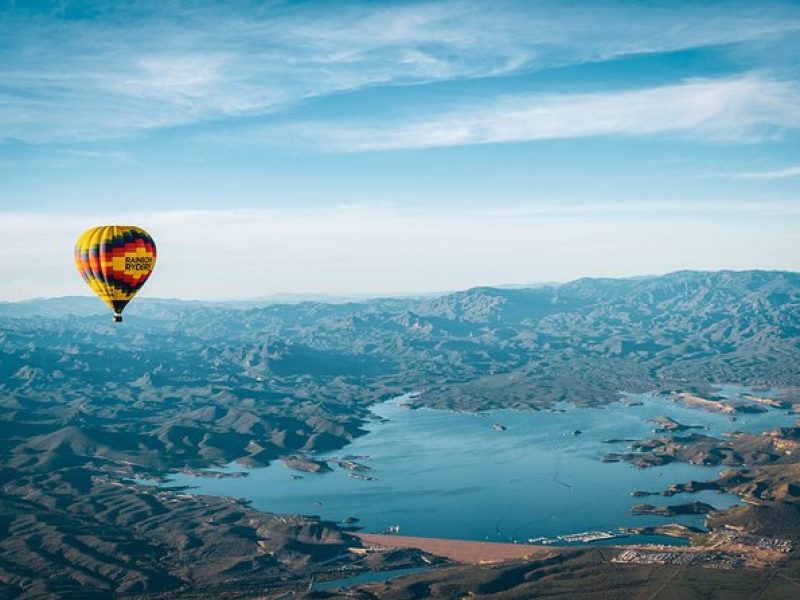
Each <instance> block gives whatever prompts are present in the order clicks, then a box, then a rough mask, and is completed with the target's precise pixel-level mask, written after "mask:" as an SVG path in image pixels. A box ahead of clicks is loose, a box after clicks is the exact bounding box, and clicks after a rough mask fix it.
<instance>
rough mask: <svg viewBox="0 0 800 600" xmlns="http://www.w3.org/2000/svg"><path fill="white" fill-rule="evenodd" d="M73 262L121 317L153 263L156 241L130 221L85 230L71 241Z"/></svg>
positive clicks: (148, 273)
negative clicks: (73, 241) (74, 242)
mask: <svg viewBox="0 0 800 600" xmlns="http://www.w3.org/2000/svg"><path fill="white" fill-rule="evenodd" d="M75 264H76V265H77V267H78V271H79V272H80V274H81V275H82V276H83V278H84V280H85V281H86V283H88V284H89V287H90V288H92V290H93V291H94V293H95V294H97V295H98V296H99V297H100V299H101V300H103V302H105V303H106V304H108V306H109V307H110V308H111V310H113V311H114V320H115V321H121V320H122V316H121V314H122V311H123V309H124V308H125V306H126V305H127V304H128V302H130V300H131V298H133V297H134V296H135V295H136V292H138V291H139V289H140V288H141V287H142V286H143V285H144V282H145V281H147V278H148V277H150V273H152V272H153V268H154V267H155V266H156V245H155V242H153V238H151V237H150V236H149V235H148V233H147V232H146V231H145V230H144V229H141V228H139V227H133V226H130V225H103V226H101V227H92V228H91V229H89V230H87V231H86V232H85V233H84V234H83V235H82V236H81V237H80V238H78V242H77V243H76V244H75Z"/></svg>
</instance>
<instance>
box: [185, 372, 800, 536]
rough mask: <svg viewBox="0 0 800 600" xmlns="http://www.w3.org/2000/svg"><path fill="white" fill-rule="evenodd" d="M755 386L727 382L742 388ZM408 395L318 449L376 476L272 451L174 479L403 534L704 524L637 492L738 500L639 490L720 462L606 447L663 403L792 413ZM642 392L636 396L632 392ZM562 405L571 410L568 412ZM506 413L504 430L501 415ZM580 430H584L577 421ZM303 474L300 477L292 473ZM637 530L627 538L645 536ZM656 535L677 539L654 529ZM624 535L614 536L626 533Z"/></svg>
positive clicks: (768, 415) (643, 431)
mask: <svg viewBox="0 0 800 600" xmlns="http://www.w3.org/2000/svg"><path fill="white" fill-rule="evenodd" d="M745 391H747V390H746V389H745V388H739V387H736V386H722V387H721V388H720V394H721V395H725V396H728V397H734V396H736V395H738V394H739V393H742V392H745ZM407 398H408V396H402V397H400V398H395V399H393V400H390V401H387V402H384V403H381V404H377V405H375V406H374V407H373V408H372V411H373V413H374V414H375V419H374V420H373V421H371V422H369V423H368V425H367V426H366V428H367V429H368V431H369V432H368V433H367V434H366V435H364V436H362V437H360V438H357V439H356V440H354V441H353V442H352V443H351V444H349V445H348V446H347V447H346V448H344V449H342V450H340V451H338V452H330V453H323V454H319V455H316V456H315V457H316V458H335V457H338V458H343V457H351V458H352V457H355V458H354V460H356V461H357V462H358V463H361V464H364V465H366V466H368V467H369V468H370V470H369V471H365V472H364V474H365V475H368V476H370V477H375V478H376V479H377V480H375V481H367V480H360V479H353V478H351V477H350V472H349V471H347V470H346V469H343V468H341V467H339V466H337V465H335V464H333V463H332V464H331V466H332V467H333V469H334V470H333V471H332V472H327V473H317V474H315V473H299V472H297V471H292V470H290V469H288V468H287V467H286V466H284V465H283V464H282V463H280V462H278V461H276V462H275V463H274V464H272V465H270V466H269V467H265V468H256V469H252V468H250V469H245V468H243V467H241V466H238V465H229V466H228V467H226V468H225V469H223V471H225V472H229V473H233V472H241V471H246V472H247V473H248V476H247V477H244V478H219V479H217V478H210V477H196V476H190V475H184V474H180V475H177V476H174V477H172V478H171V479H170V483H169V485H175V484H178V485H188V486H192V487H193V488H194V489H193V490H192V492H193V493H199V494H210V495H216V496H232V497H238V498H246V499H249V500H251V501H252V504H253V506H254V507H255V508H258V509H262V510H266V511H270V512H278V513H299V514H315V515H319V516H321V517H322V518H324V519H328V520H332V521H343V520H345V519H346V518H348V517H354V518H357V519H358V520H359V521H358V525H359V526H361V527H363V528H364V530H365V531H368V532H381V531H385V530H387V529H388V528H389V527H391V526H395V525H399V527H400V533H402V534H403V535H412V536H426V537H444V538H460V539H472V540H489V541H503V542H508V541H519V542H523V541H527V540H528V539H531V538H539V537H547V538H554V537H556V536H559V535H566V534H571V533H577V532H584V531H593V530H616V529H617V528H618V527H623V526H637V525H654V524H663V523H667V522H680V523H685V524H688V525H699V526H702V524H703V520H704V517H702V516H697V515H690V516H679V517H674V518H670V519H665V518H662V517H657V516H652V515H648V516H633V515H631V514H630V508H631V506H633V505H634V504H639V503H642V502H648V503H651V504H681V503H684V502H689V501H693V500H699V501H702V502H707V503H708V504H711V505H713V506H715V507H718V508H723V507H729V506H732V505H734V504H737V503H738V499H737V498H736V497H734V496H731V495H728V494H721V493H718V492H713V491H706V492H700V493H696V494H676V495H674V496H672V497H669V498H664V497H660V496H652V497H648V498H634V497H632V496H630V492H631V491H632V490H648V491H661V490H663V489H665V488H666V487H667V485H668V484H669V483H677V482H685V481H689V480H693V479H694V480H708V479H713V478H715V477H716V476H717V475H718V473H719V472H720V471H721V470H723V469H721V468H719V467H702V466H696V465H689V464H670V465H664V466H661V467H653V468H649V469H638V468H636V467H633V466H631V465H629V464H626V463H603V462H601V459H602V457H603V455H604V454H605V453H607V452H614V451H623V450H625V448H626V446H627V444H626V443H624V442H619V443H610V444H609V443H603V441H604V440H607V439H611V438H644V437H652V436H653V430H654V428H655V425H654V424H652V423H649V422H648V421H647V420H648V419H649V418H652V417H656V416H660V415H664V416H669V417H671V418H673V419H675V420H676V421H678V422H680V423H683V424H686V425H701V426H703V427H707V428H708V430H707V431H704V430H697V432H698V433H705V434H708V435H715V436H719V435H720V434H722V433H723V432H725V431H733V430H740V431H750V432H761V431H764V430H766V429H769V428H772V427H776V426H780V425H787V424H790V423H793V422H794V421H795V420H796V416H790V415H789V414H787V412H786V411H785V410H778V409H770V410H769V411H768V412H765V413H761V414H747V415H739V416H738V419H737V420H736V422H732V421H731V420H730V419H729V417H728V416H727V415H723V414H720V413H714V412H706V411H703V410H698V409H695V408H689V407H686V406H683V405H681V404H678V403H676V402H673V401H671V400H669V399H666V398H663V397H658V396H654V395H651V394H640V395H635V396H633V395H631V396H627V397H626V399H625V401H624V402H618V403H613V404H610V405H607V406H605V407H603V408H596V409H595V408H592V409H587V408H576V407H574V406H572V405H570V404H562V405H560V406H559V407H558V409H557V410H556V411H513V410H492V411H487V412H485V413H480V414H469V413H458V412H450V411H442V410H432V409H425V408H423V409H416V410H409V409H408V408H407V407H405V406H404V401H405V400H407ZM632 401H633V402H641V405H638V406H630V405H628V402H632ZM560 411H563V412H560ZM495 423H498V424H502V425H503V426H505V427H506V430H505V431H498V430H496V429H495V428H494V427H493V425H494V424H495ZM576 430H579V431H580V432H581V433H580V434H577V435H576V434H575V433H574V432H575V431H576ZM298 475H300V476H301V478H297V477H296V476H298ZM642 540H643V538H637V537H635V536H632V537H629V538H627V539H626V540H624V541H628V542H635V541H642ZM646 540H647V541H650V542H663V543H682V541H681V540H675V539H672V538H661V537H654V536H648V537H647V538H646ZM620 541H621V540H614V542H615V543H619V542H620Z"/></svg>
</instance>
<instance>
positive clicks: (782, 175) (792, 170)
mask: <svg viewBox="0 0 800 600" xmlns="http://www.w3.org/2000/svg"><path fill="white" fill-rule="evenodd" d="M724 177H731V178H733V179H754V180H773V179H795V178H797V177H800V165H794V166H791V167H784V168H782V169H773V170H771V171H751V172H745V173H728V174H726V175H724Z"/></svg>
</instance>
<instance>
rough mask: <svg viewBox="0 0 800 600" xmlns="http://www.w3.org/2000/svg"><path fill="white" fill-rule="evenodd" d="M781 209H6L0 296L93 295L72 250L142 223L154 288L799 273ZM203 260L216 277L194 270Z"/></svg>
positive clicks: (261, 289)
mask: <svg viewBox="0 0 800 600" xmlns="http://www.w3.org/2000/svg"><path fill="white" fill-rule="evenodd" d="M794 206H796V205H794ZM701 208H702V210H704V211H705V212H700V209H701ZM772 208H773V209H774V210H775V211H776V212H775V213H774V214H771V213H770V212H769V211H768V210H766V211H761V212H759V209H758V207H756V206H755V205H753V204H752V203H736V202H723V203H719V204H716V205H715V204H714V203H700V204H698V203H693V202H673V203H662V204H661V205H660V206H659V207H658V211H654V210H649V209H648V205H647V203H641V202H636V201H632V202H628V203H618V204H617V205H613V206H612V205H604V204H600V205H595V206H590V205H583V206H581V207H579V208H578V209H577V210H576V209H575V207H572V208H571V207H569V206H563V205H558V204H550V205H547V204H545V205H540V206H531V207H530V208H529V209H528V211H527V212H525V211H524V210H521V209H520V208H519V207H511V208H509V209H508V210H505V211H504V210H502V209H489V210H486V209H465V210H460V211H453V210H449V211H448V210H444V209H443V208H438V209H437V208H430V209H416V210H410V209H403V208H400V207H379V208H376V207H374V206H373V207H368V206H347V207H338V208H326V209H304V210H303V209H282V210H260V209H259V210H255V209H251V210H193V211H150V212H138V213H130V214H120V213H116V212H114V211H113V210H112V209H109V213H108V214H75V213H54V214H41V213H36V214H13V213H11V214H9V213H7V214H5V215H3V219H2V220H0V254H2V256H3V257H4V260H3V261H2V263H0V280H2V282H3V286H2V287H1V288H0V299H16V298H22V297H31V296H45V295H64V294H86V293H88V290H87V288H85V286H84V283H83V281H82V280H81V278H80V277H79V276H78V274H77V272H75V266H74V264H73V261H72V253H71V251H70V249H71V247H72V245H73V244H74V242H75V239H76V238H77V237H78V236H79V235H80V234H81V233H82V232H83V230H84V229H85V228H87V227H88V226H91V225H95V224H102V223H104V222H109V220H111V221H112V222H114V221H117V222H129V223H135V224H137V225H140V226H142V227H144V228H145V229H147V230H148V231H149V232H150V233H151V234H152V235H153V237H154V238H155V240H156V242H157V243H158V248H159V264H158V267H157V269H156V273H155V274H154V276H153V279H152V280H151V281H150V282H148V285H147V287H146V288H145V289H144V292H143V295H145V296H167V297H183V298H221V297H224V298H228V299H231V298H247V297H256V296H263V295H267V294H270V293H274V292H302V293H308V292H329V293H352V292H353V291H354V290H361V291H365V292H371V293H375V294H392V293H398V292H420V291H440V290H442V289H463V288H466V287H470V286H475V285H486V284H492V283H508V282H519V283H525V282H534V281H553V280H565V279H572V278H575V277H579V276H583V275H635V274H642V273H653V272H665V271H670V270H676V269H682V268H699V269H718V268H754V267H764V268H784V269H799V268H800V262H798V259H799V258H800V248H799V247H798V245H799V244H800V241H798V238H797V235H796V231H797V227H798V219H800V214H798V212H797V211H796V210H794V207H793V206H792V205H789V203H787V205H784V206H783V209H784V211H783V212H780V209H781V206H779V205H774V206H772ZM687 210H692V212H691V214H689V215H687ZM604 216H608V217H611V218H603V217H604ZM32 230H36V231H37V232H38V236H37V239H36V243H33V244H32V243H31V239H30V231H32ZM231 240H235V243H231ZM665 248H669V251H668V252H665V251H664V249H665ZM198 257H201V261H202V264H203V269H204V273H206V274H207V275H208V274H210V276H207V277H198V276H197V265H198Z"/></svg>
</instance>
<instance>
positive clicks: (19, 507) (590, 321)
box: [0, 271, 800, 597]
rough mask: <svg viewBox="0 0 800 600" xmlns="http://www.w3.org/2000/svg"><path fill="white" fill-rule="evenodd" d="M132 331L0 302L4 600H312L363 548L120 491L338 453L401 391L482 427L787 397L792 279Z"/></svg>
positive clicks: (156, 308) (697, 276) (795, 311)
mask: <svg viewBox="0 0 800 600" xmlns="http://www.w3.org/2000/svg"><path fill="white" fill-rule="evenodd" d="M125 315H126V319H125V322H124V323H122V324H121V325H115V324H113V323H112V322H111V318H110V314H109V313H108V311H107V309H106V308H105V307H104V305H102V303H101V302H100V301H99V300H97V299H95V298H88V297H87V298H60V299H51V300H33V301H28V302H20V303H6V304H0V457H1V460H0V486H2V489H3V494H0V529H2V528H3V527H5V530H6V531H13V532H14V535H13V536H6V537H3V536H0V558H2V564H1V565H0V575H2V577H0V579H2V582H0V596H9V597H14V596H15V595H17V592H18V591H19V590H20V589H22V588H24V587H27V586H31V585H39V586H43V587H42V588H41V589H42V590H45V586H47V587H46V589H47V590H49V591H52V592H53V593H54V594H58V593H73V592H74V593H76V594H78V593H80V592H85V590H86V589H90V590H106V591H108V590H115V589H120V590H123V591H125V590H127V591H129V592H130V593H131V594H144V595H147V594H148V593H153V594H158V593H167V592H170V590H172V591H174V590H176V589H179V588H180V586H189V587H193V588H198V587H202V588H203V589H205V590H211V591H210V592H209V594H207V595H209V596H212V597H215V593H214V592H215V590H217V588H216V587H214V586H217V585H219V582H220V581H223V580H224V581H226V585H233V584H234V583H236V582H239V583H238V584H237V585H239V584H241V585H246V586H248V591H249V592H251V591H252V590H253V589H259V590H260V592H259V593H261V592H263V589H262V588H261V587H258V586H254V585H253V582H263V581H272V582H274V581H278V580H280V579H281V578H283V579H282V580H283V581H285V582H286V581H290V582H291V581H293V582H295V583H297V582H299V581H307V580H308V578H309V577H310V576H311V574H312V573H314V572H317V571H316V570H317V569H319V568H321V565H323V564H325V563H326V562H327V561H329V560H331V559H334V558H336V557H340V556H346V557H348V558H347V561H354V560H357V558H356V557H355V555H352V556H351V555H350V554H349V553H347V551H346V549H347V548H348V547H350V546H352V545H353V544H358V543H359V542H358V541H357V540H354V539H351V538H349V537H347V536H346V535H345V533H344V532H342V531H341V530H340V529H339V528H337V526H336V525H335V524H333V523H325V522H321V521H319V519H318V518H315V517H313V516H308V517H287V516H276V515H268V514H263V513H256V512H255V511H252V510H251V509H249V508H247V507H245V506H243V505H240V504H237V503H232V502H231V501H228V500H224V499H216V500H213V499H207V498H206V499H202V498H201V499H193V498H191V497H187V496H185V495H183V494H182V493H181V492H180V491H175V492H165V491H163V490H157V489H152V488H145V487H143V486H139V485H137V484H135V483H134V482H133V481H132V479H136V478H139V477H160V476H163V474H164V473H165V472H169V471H174V470H178V469H181V470H195V469H205V468H208V467H213V466H221V465H225V464H228V463H229V462H231V461H238V462H239V463H240V464H244V465H252V466H259V465H265V464H267V463H269V462H271V461H274V460H276V459H279V458H283V459H287V460H288V461H289V462H290V463H291V461H292V460H295V461H297V460H298V459H297V456H298V455H300V456H302V455H303V454H304V453H314V452H322V451H331V450H335V449H338V448H342V447H343V446H345V445H346V444H348V442H349V441H351V440H352V439H353V438H355V437H357V436H359V435H362V434H363V433H364V432H365V429H364V424H365V423H366V422H367V420H368V419H370V418H371V413H370V407H371V406H372V405H373V404H374V403H375V402H378V401H381V400H385V399H388V398H391V397H395V396H398V395H400V394H401V393H404V392H408V391H412V390H415V391H419V392H421V394H420V395H419V396H418V397H416V398H415V399H414V400H413V402H414V403H416V404H418V405H421V404H424V405H426V406H431V407H438V408H447V409H454V410H469V411H484V410H487V409H491V408H497V407H508V408H518V409H525V410H541V409H554V408H556V407H557V403H559V402H564V401H568V402H572V403H574V404H576V405H580V406H602V405H604V404H607V403H609V402H614V401H616V400H618V399H619V398H620V397H621V393H623V392H643V391H649V390H659V391H694V392H708V393H711V394H713V393H714V388H713V387H712V385H711V384H714V383H743V384H751V385H766V386H778V387H780V388H782V390H783V391H784V392H783V393H786V394H795V395H796V394H797V393H798V390H800V370H798V368H797V365H798V364H800V275H799V274H797V273H786V272H767V271H745V272H729V271H722V272H714V273H705V272H678V273H672V274H669V275H664V276H660V277H652V278H651V277H648V278H635V279H579V280H576V281H573V282H570V283H566V284H562V285H554V286H542V287H534V288H521V289H513V288H492V287H480V288H473V289H470V290H465V291H462V292H456V293H452V294H446V295H443V296H439V297H431V298H385V299H375V300H368V301H360V302H351V303H347V304H332V303H322V302H303V303H298V304H269V305H265V306H257V307H251V306H239V305H225V304H215V303H202V302H186V301H177V300H158V299H147V298H141V299H139V300H138V301H137V302H135V303H133V304H132V305H131V307H130V309H129V310H128V311H126V313H125ZM292 457H294V459H293V458H292ZM212 523H213V526H209V524H212ZM3 524H5V525H3ZM75 532H81V535H80V536H78V535H75ZM129 547H130V548H134V547H135V548H145V549H146V550H147V552H146V553H145V554H141V553H133V554H131V553H130V552H128V551H126V550H125V549H126V548H129ZM59 548H62V549H63V548H67V549H68V551H66V552H61V551H60V550H59ZM391 556H392V557H393V558H392V560H394V557H395V555H394V554H392V555H391ZM165 557H169V558H168V559H166V558H165ZM406 558H409V557H408V556H406ZM411 558H412V559H413V558H414V557H413V556H411ZM414 560H416V559H414ZM30 565H36V569H35V572H34V571H33V570H32V569H31V568H30ZM198 566H199V567H200V568H198ZM231 578H233V579H231ZM5 582H10V583H5ZM45 582H46V583H45ZM232 582H233V583H232ZM4 586H5V587H4ZM44 595H45V594H44V592H43V593H42V597H44ZM106 596H108V594H105V595H102V597H106ZM98 597H100V596H98Z"/></svg>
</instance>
